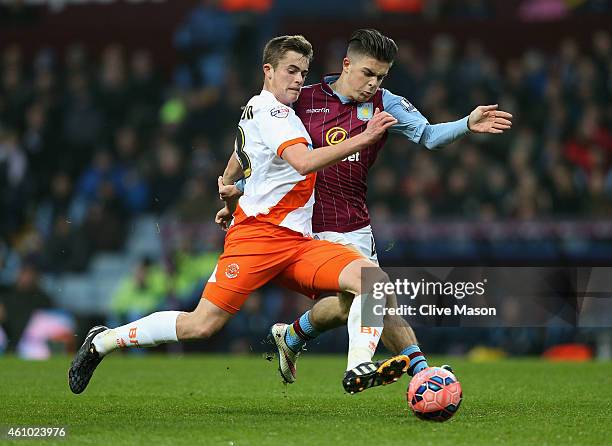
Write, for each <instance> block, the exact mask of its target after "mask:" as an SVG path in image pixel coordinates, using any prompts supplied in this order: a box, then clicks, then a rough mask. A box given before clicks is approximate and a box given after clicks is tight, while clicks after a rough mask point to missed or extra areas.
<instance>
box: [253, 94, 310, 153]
mask: <svg viewBox="0 0 612 446" xmlns="http://www.w3.org/2000/svg"><path fill="white" fill-rule="evenodd" d="M257 115H258V116H257V118H258V122H257V124H258V126H259V130H260V133H261V138H262V140H263V142H264V144H265V145H266V146H267V147H268V148H270V149H271V150H273V151H274V152H275V153H276V154H277V155H278V156H281V155H282V154H283V151H284V150H285V149H286V148H287V147H289V146H292V145H294V144H299V143H304V144H306V145H308V141H307V140H306V138H305V137H304V134H303V131H302V129H301V128H300V124H301V123H300V121H299V118H298V117H297V116H296V114H295V112H294V111H293V110H292V109H291V108H289V107H287V106H285V105H271V106H265V107H262V108H261V110H260V111H259V113H257Z"/></svg>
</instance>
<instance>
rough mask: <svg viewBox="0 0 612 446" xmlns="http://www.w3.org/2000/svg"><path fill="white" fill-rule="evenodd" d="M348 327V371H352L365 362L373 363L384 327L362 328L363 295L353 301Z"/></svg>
mask: <svg viewBox="0 0 612 446" xmlns="http://www.w3.org/2000/svg"><path fill="white" fill-rule="evenodd" d="M346 325H347V328H348V334H349V349H348V361H347V365H346V370H350V369H352V368H354V367H356V366H358V365H359V364H361V363H363V362H369V361H372V356H374V352H375V351H376V347H377V346H378V341H380V337H381V335H382V331H383V327H362V326H361V295H359V296H355V298H354V299H353V303H352V304H351V309H350V310H349V316H348V321H347V324H346Z"/></svg>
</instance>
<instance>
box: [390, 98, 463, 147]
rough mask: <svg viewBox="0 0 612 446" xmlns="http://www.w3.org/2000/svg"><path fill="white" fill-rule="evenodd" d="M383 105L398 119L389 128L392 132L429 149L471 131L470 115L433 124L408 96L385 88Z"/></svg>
mask: <svg viewBox="0 0 612 446" xmlns="http://www.w3.org/2000/svg"><path fill="white" fill-rule="evenodd" d="M383 107H384V108H385V111H386V112H388V113H390V114H391V115H393V117H394V118H395V119H397V121H398V122H397V124H395V125H394V126H392V127H391V129H389V131H390V132H392V133H400V134H402V135H404V136H406V137H407V138H408V139H410V140H411V141H412V142H414V143H416V144H422V145H424V146H425V147H427V148H428V149H435V148H439V147H442V146H445V145H447V144H450V143H452V142H454V141H456V140H457V139H459V138H461V137H462V136H463V135H465V134H466V133H469V129H468V126H467V121H468V118H469V117H468V116H466V117H465V118H463V119H459V120H457V121H452V122H444V123H441V124H433V125H432V124H430V123H429V122H428V121H427V119H426V118H425V117H424V116H423V115H422V114H421V113H420V112H419V111H418V110H417V109H416V107H415V106H414V105H412V104H411V103H410V102H408V100H407V99H406V98H403V97H402V96H398V95H395V94H393V93H391V92H390V91H389V90H385V89H383Z"/></svg>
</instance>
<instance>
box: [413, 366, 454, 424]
mask: <svg viewBox="0 0 612 446" xmlns="http://www.w3.org/2000/svg"><path fill="white" fill-rule="evenodd" d="M407 397H408V406H409V407H410V408H411V409H412V411H413V412H414V414H415V415H416V416H417V417H419V418H421V419H422V420H432V421H446V420H449V419H450V418H451V417H452V416H453V415H455V414H456V413H457V410H459V406H460V405H461V399H462V398H463V393H462V391H461V384H459V381H457V378H456V377H455V375H453V374H452V373H451V372H449V371H448V370H445V369H442V368H440V367H429V368H427V369H425V370H422V371H421V372H419V373H417V374H416V375H415V376H414V377H413V378H412V381H410V385H409V386H408V393H407Z"/></svg>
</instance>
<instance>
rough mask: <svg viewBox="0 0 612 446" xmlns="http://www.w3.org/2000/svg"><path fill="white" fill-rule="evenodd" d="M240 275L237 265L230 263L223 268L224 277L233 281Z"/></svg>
mask: <svg viewBox="0 0 612 446" xmlns="http://www.w3.org/2000/svg"><path fill="white" fill-rule="evenodd" d="M238 274H240V267H239V266H238V264H237V263H230V264H229V265H227V266H226V267H225V277H227V278H228V279H235V278H236V277H238Z"/></svg>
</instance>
